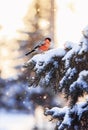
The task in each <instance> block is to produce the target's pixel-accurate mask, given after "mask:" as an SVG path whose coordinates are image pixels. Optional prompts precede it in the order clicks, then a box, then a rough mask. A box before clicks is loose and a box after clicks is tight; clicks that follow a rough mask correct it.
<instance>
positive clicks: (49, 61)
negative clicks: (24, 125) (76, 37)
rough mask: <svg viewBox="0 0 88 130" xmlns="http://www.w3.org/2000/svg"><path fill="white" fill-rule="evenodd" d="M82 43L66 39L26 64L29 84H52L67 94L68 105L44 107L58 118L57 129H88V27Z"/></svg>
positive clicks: (53, 116)
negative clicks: (63, 43) (63, 46)
mask: <svg viewBox="0 0 88 130" xmlns="http://www.w3.org/2000/svg"><path fill="white" fill-rule="evenodd" d="M82 34H83V36H82V39H81V40H80V42H79V43H72V42H66V43H65V48H57V49H52V50H49V51H47V52H46V53H43V54H37V55H35V56H33V57H32V58H31V59H30V60H29V61H28V62H27V63H25V64H24V67H26V68H27V69H28V72H29V73H30V77H29V79H28V82H29V86H33V87H37V86H41V87H44V88H45V89H46V87H50V88H52V89H54V90H55V91H56V92H58V93H59V92H60V93H61V92H62V93H64V94H65V98H66V99H67V100H68V102H69V104H68V106H65V107H63V108H59V107H53V108H51V109H46V110H45V115H46V116H48V115H51V117H52V119H57V123H56V128H55V129H56V130H88V99H87V98H86V99H85V100H83V101H80V102H79V101H78V99H79V98H80V97H83V96H84V95H86V97H87V95H88V26H87V27H86V28H84V29H83V31H82Z"/></svg>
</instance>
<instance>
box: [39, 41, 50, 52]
mask: <svg viewBox="0 0 88 130" xmlns="http://www.w3.org/2000/svg"><path fill="white" fill-rule="evenodd" d="M49 48H50V41H49V40H48V39H46V40H45V41H44V44H42V45H41V46H40V47H39V50H41V51H47V50H49Z"/></svg>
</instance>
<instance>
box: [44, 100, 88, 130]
mask: <svg viewBox="0 0 88 130" xmlns="http://www.w3.org/2000/svg"><path fill="white" fill-rule="evenodd" d="M85 112H86V113H88V101H86V102H82V103H77V104H75V105H74V107H73V108H72V109H70V108H69V107H67V106H65V107H63V108H58V107H53V108H52V109H47V110H46V111H45V115H51V116H52V120H53V119H56V118H57V119H58V120H59V121H58V122H57V126H58V130H64V129H65V128H70V129H71V128H72V130H73V129H74V130H75V129H76V128H77V130H78V129H79V128H80V126H78V124H79V121H80V120H81V119H82V117H83V114H84V113H85ZM75 118H76V122H74V121H75Z"/></svg>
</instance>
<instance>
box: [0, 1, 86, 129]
mask: <svg viewBox="0 0 88 130" xmlns="http://www.w3.org/2000/svg"><path fill="white" fill-rule="evenodd" d="M87 2H88V1H87V0H81V1H80V0H0V130H51V129H54V122H53V123H51V122H49V120H50V119H48V118H46V117H45V116H44V114H43V113H44V108H46V107H52V106H60V105H64V101H63V99H62V96H61V95H58V94H55V93H53V91H52V90H49V89H47V90H44V89H43V88H40V87H38V88H29V87H28V83H27V77H28V76H30V72H29V73H28V71H27V70H25V69H24V68H23V67H22V66H23V64H24V63H25V62H26V61H27V60H28V59H30V58H31V57H32V55H31V56H28V57H26V56H25V53H26V52H27V51H29V50H31V48H33V46H34V45H35V44H37V43H38V42H39V41H40V40H42V39H43V38H44V37H46V36H50V37H51V38H52V45H53V46H54V47H57V46H60V47H63V44H64V42H65V41H68V40H70V41H73V42H78V40H79V39H80V37H81V31H82V29H83V28H84V27H85V26H86V25H87V23H88V16H87V15H86V14H87V11H88V8H87Z"/></svg>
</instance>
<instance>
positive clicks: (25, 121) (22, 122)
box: [0, 110, 54, 130]
mask: <svg viewBox="0 0 88 130" xmlns="http://www.w3.org/2000/svg"><path fill="white" fill-rule="evenodd" d="M40 113H41V110H40ZM37 116H38V115H37ZM35 126H37V128H38V129H36V130H51V129H52V130H53V129H54V126H53V124H52V123H51V122H48V120H47V119H45V120H44V119H43V118H42V117H41V114H40V115H39V116H38V117H34V116H33V115H30V114H23V113H17V112H16V113H13V112H10V113H9V112H5V111H4V112H3V111H0V130H34V127H35Z"/></svg>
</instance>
